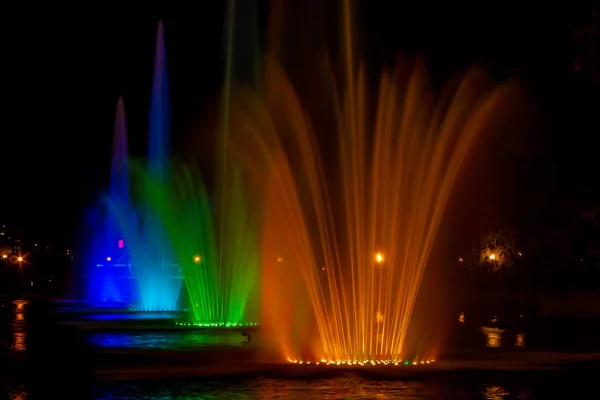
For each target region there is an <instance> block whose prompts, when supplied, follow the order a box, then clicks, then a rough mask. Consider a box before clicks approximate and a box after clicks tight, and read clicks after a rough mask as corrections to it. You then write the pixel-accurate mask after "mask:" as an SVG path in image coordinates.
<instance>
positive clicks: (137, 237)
mask: <svg viewBox="0 0 600 400" xmlns="http://www.w3.org/2000/svg"><path fill="white" fill-rule="evenodd" d="M169 114H170V113H169V90H168V79H167V67H166V50H165V40H164V31H163V25H162V22H159V25H158V33H157V40H156V54H155V64H154V78H153V84H152V92H151V99H150V121H149V141H148V157H147V160H146V161H145V164H146V168H145V169H146V170H147V171H149V175H150V177H151V179H152V180H153V181H154V182H160V183H161V185H162V186H161V187H162V188H164V190H166V188H167V185H168V178H169V176H170V172H169V165H170V159H169V158H170V149H169V140H170V132H169V124H170V115H169ZM126 131H127V129H126V124H125V114H124V108H123V102H122V100H120V101H119V105H118V107H117V118H116V124H115V136H114V149H113V157H112V163H111V182H110V190H109V192H108V193H106V194H105V195H103V196H101V207H100V208H99V209H96V210H94V211H93V212H92V213H91V214H90V217H91V218H90V221H91V224H92V226H94V227H95V232H96V234H95V236H94V239H93V240H92V243H93V245H92V246H91V250H89V258H90V260H89V265H91V266H92V267H91V271H90V273H89V274H88V277H87V279H88V285H87V286H88V299H90V300H93V301H101V302H127V303H129V304H130V305H131V307H133V308H135V309H139V310H151V311H154V310H175V309H178V308H179V307H178V301H179V294H180V291H181V286H182V280H183V277H182V275H181V271H180V268H179V266H178V265H177V263H176V262H175V257H174V255H173V250H172V247H171V245H170V243H169V241H168V238H167V236H166V234H165V230H164V228H163V226H162V224H161V222H160V219H159V218H158V212H160V210H156V209H155V208H153V207H151V206H150V201H149V199H150V197H151V196H152V193H151V192H150V191H149V190H148V189H145V188H144V179H139V178H140V176H139V175H135V174H133V175H132V174H131V171H130V166H129V165H130V163H131V162H130V160H129V159H128V154H127V133H126ZM136 178H138V179H137V180H136ZM136 189H137V190H136ZM154 189H156V186H154Z"/></svg>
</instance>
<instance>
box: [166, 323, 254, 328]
mask: <svg viewBox="0 0 600 400" xmlns="http://www.w3.org/2000/svg"><path fill="white" fill-rule="evenodd" d="M175 325H177V326H181V327H188V328H250V327H258V326H259V323H258V322H238V323H234V322H186V321H177V322H175Z"/></svg>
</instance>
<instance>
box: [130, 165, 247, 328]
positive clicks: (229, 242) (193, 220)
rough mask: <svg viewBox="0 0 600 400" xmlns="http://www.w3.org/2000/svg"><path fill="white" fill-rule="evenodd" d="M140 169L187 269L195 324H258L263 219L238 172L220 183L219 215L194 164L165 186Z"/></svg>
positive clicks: (181, 167)
mask: <svg viewBox="0 0 600 400" xmlns="http://www.w3.org/2000/svg"><path fill="white" fill-rule="evenodd" d="M132 169H134V168H132ZM135 170H136V171H137V173H139V174H140V175H141V176H142V177H143V180H144V182H145V193H146V196H147V198H148V199H150V202H151V204H152V207H153V209H154V211H155V212H156V213H157V215H158V216H159V218H160V220H161V223H162V226H163V227H164V229H165V232H166V234H167V236H168V238H169V241H170V243H171V247H172V249H173V253H174V255H175V259H176V262H177V264H178V265H179V266H180V268H181V270H182V274H183V277H184V282H185V287H186V292H187V295H188V299H189V303H190V304H189V308H190V311H189V312H188V315H189V318H190V321H191V323H193V324H200V325H197V326H237V325H239V324H241V323H243V322H244V321H249V320H255V319H256V314H257V313H258V299H257V288H256V285H257V281H258V271H259V247H258V235H257V232H258V231H257V223H258V220H257V219H256V217H254V215H256V213H252V212H251V210H250V208H249V205H248V204H249V203H248V197H247V196H246V193H245V192H244V188H243V186H242V182H241V179H240V175H239V173H238V172H237V169H235V168H231V169H230V171H231V172H232V174H231V176H230V178H229V179H225V178H223V179H221V180H220V185H221V188H220V189H221V190H219V191H218V193H220V194H221V196H220V198H217V199H216V200H217V201H216V204H218V205H219V207H215V208H216V209H217V212H216V213H214V212H213V211H212V210H211V207H210V203H209V198H208V194H207V191H206V188H205V185H204V183H203V181H202V178H201V176H200V173H199V172H198V169H197V167H196V166H195V165H194V164H193V163H189V164H187V165H182V164H179V165H174V166H173V167H172V170H171V174H170V180H169V182H167V183H166V184H165V183H164V182H161V181H159V180H156V179H153V176H152V174H148V173H146V172H145V171H144V170H143V169H142V168H141V167H140V166H137V168H135ZM207 324H208V325H207ZM213 324H216V325H213ZM227 324H229V325H227Z"/></svg>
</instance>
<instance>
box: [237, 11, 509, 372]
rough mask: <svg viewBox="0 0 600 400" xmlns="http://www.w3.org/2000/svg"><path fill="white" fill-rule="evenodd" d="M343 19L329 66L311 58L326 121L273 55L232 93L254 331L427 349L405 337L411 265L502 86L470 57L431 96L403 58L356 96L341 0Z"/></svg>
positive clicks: (277, 341)
mask: <svg viewBox="0 0 600 400" xmlns="http://www.w3.org/2000/svg"><path fill="white" fill-rule="evenodd" d="M343 21H344V30H343V32H344V38H345V39H344V40H342V41H341V42H342V43H343V47H344V48H343V49H342V50H343V51H342V53H343V54H345V55H346V57H345V58H344V59H343V60H342V61H343V62H342V63H341V65H342V68H341V70H342V73H341V74H340V73H336V70H335V68H334V67H333V66H332V64H331V63H329V61H328V59H327V58H325V62H324V68H323V70H324V76H325V79H324V80H323V81H322V82H321V85H320V87H321V90H322V94H323V96H322V97H323V98H321V99H320V101H321V102H323V103H327V105H328V107H327V112H328V113H331V115H333V116H334V117H335V118H334V123H333V124H330V125H329V126H328V125H327V124H320V123H318V121H317V120H318V118H316V115H315V113H313V112H312V110H311V109H310V107H306V106H305V104H303V101H302V100H301V97H300V95H299V94H298V90H297V89H298V86H295V84H294V83H293V82H292V81H291V79H290V78H289V77H288V75H287V74H286V72H285V70H284V68H283V67H282V66H281V64H280V63H279V62H277V61H276V60H275V59H274V58H273V57H267V59H266V61H265V64H264V68H265V74H264V82H263V83H264V87H262V91H261V92H262V97H259V96H255V95H254V94H253V93H251V92H249V91H244V90H238V92H237V93H236V100H235V101H237V104H236V106H235V107H234V108H235V109H236V110H237V112H236V113H234V114H235V115H234V116H233V120H234V122H233V126H234V129H233V130H235V131H236V132H237V135H236V138H235V139H234V140H235V141H237V143H236V145H235V147H236V148H237V151H238V155H239V157H241V158H242V159H245V160H246V161H247V162H248V165H251V167H252V168H253V170H254V172H255V173H256V177H257V179H256V182H255V185H256V187H258V188H260V190H262V191H263V193H264V196H265V204H264V209H265V215H264V220H263V225H262V226H263V228H262V229H263V231H262V238H263V239H262V257H263V261H262V262H263V265H262V266H263V272H262V273H263V277H262V294H263V304H262V316H261V337H262V338H261V345H262V346H264V347H266V348H267V349H269V350H270V351H271V352H272V354H274V355H276V356H277V357H278V358H279V359H283V360H286V359H288V360H297V361H304V362H306V361H311V362H317V361H319V360H325V361H327V362H328V363H348V362H350V363H357V362H358V363H367V362H369V363H370V362H377V361H380V362H384V361H385V362H391V363H396V362H405V361H404V360H408V359H410V360H411V362H413V360H419V361H420V360H431V359H435V357H436V354H435V351H436V350H434V349H433V347H431V348H430V349H429V350H426V351H424V350H422V349H423V348H427V346H426V345H425V346H423V344H419V346H416V347H415V348H407V346H406V338H407V334H408V331H409V325H410V322H411V317H412V312H413V309H414V307H415V302H416V299H417V294H418V292H419V288H420V284H421V281H422V277H423V273H424V270H425V267H426V265H427V262H428V258H429V255H430V253H431V250H432V246H433V243H434V240H435V239H436V234H437V231H438V227H439V225H440V221H441V219H442V216H443V213H444V210H445V206H446V203H447V201H448V198H449V196H450V193H451V190H452V187H453V184H454V181H455V179H456V178H457V175H458V173H459V171H460V168H461V164H462V163H463V160H464V159H465V157H466V155H467V153H468V151H469V149H470V147H471V145H472V143H473V142H474V141H475V139H476V138H477V137H478V135H480V134H482V133H483V132H484V131H485V130H486V127H489V124H490V123H492V122H493V121H494V115H495V110H497V109H498V107H502V104H503V102H504V101H506V99H510V96H511V95H512V93H513V91H512V90H511V88H510V87H509V86H500V87H491V86H490V85H489V84H488V83H487V82H486V79H485V77H484V75H483V74H482V73H481V72H479V71H476V70H472V71H469V72H468V73H467V74H465V76H464V77H463V78H462V79H461V80H460V81H459V82H458V83H457V84H455V85H453V86H452V87H450V88H448V90H446V91H444V92H443V93H442V94H441V95H439V96H435V95H434V93H433V91H432V90H431V87H430V85H429V81H428V74H427V72H426V68H425V67H424V65H423V63H422V62H420V61H417V62H416V63H414V65H409V64H408V63H402V62H401V63H399V64H398V66H397V68H396V69H395V70H394V71H393V72H392V73H384V74H382V76H381V79H380V83H379V87H378V88H376V92H375V94H376V96H370V95H369V92H368V86H369V85H368V80H367V74H366V72H365V69H364V68H363V66H362V64H360V63H356V62H354V55H353V49H352V42H353V41H352V36H351V27H350V17H349V7H348V5H347V4H346V5H345V6H344V12H343ZM315 79H318V77H315ZM324 99H326V100H324ZM373 99H374V101H372V100H373ZM328 135H331V136H333V137H334V138H335V139H336V142H337V146H336V151H335V154H334V156H332V155H330V154H329V153H328V152H327V150H328V149H324V145H323V142H324V141H323V140H322V138H323V137H325V136H328ZM332 157H335V163H334V164H333V167H331V165H330V164H331V163H329V160H330V159H331V158H332ZM432 346H433V345H432Z"/></svg>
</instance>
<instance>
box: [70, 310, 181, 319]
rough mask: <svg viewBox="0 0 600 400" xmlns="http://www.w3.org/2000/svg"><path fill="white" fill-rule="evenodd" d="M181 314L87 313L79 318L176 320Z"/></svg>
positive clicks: (163, 312) (164, 312)
mask: <svg viewBox="0 0 600 400" xmlns="http://www.w3.org/2000/svg"><path fill="white" fill-rule="evenodd" d="M178 316H179V313H175V312H170V311H160V312H139V313H85V314H81V315H80V316H79V318H77V319H79V320H84V321H140V320H141V321H144V320H150V319H152V320H156V319H175V318H177V317H178Z"/></svg>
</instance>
